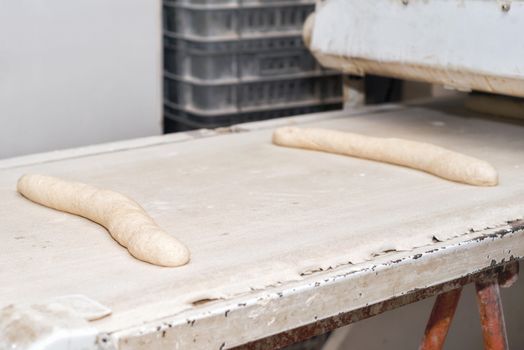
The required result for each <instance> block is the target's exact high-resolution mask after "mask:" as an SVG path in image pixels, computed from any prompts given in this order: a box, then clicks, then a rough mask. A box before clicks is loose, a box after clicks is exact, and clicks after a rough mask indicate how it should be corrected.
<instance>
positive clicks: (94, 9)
mask: <svg viewBox="0 0 524 350" xmlns="http://www.w3.org/2000/svg"><path fill="white" fill-rule="evenodd" d="M161 53H162V51H161V2H160V1H150V0H74V1H71V0H0V158H5V157H11V156H16V155H23V154H28V153H34V152H42V151H49V150H55V149H62V148H67V147H74V146H81V145H87V144H93V143H100V142H106V141H113V140H119V139H126V138H132V137H139V136H147V135H154V134H160V133H161V113H162V112H161V105H162V101H161V98H162V93H161V92H162V90H161Z"/></svg>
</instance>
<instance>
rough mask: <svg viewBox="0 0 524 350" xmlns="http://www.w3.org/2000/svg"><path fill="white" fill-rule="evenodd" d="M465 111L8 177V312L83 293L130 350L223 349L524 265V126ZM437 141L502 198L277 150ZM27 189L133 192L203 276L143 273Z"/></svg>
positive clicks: (433, 110) (181, 142) (393, 112)
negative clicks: (467, 161)
mask: <svg viewBox="0 0 524 350" xmlns="http://www.w3.org/2000/svg"><path fill="white" fill-rule="evenodd" d="M460 103H461V101H437V102H432V103H427V104H418V105H392V106H386V107H378V108H377V107H375V108H364V109H361V110H356V111H350V112H348V111H340V112H333V113H324V114H315V115H310V116H304V117H292V118H285V119H279V120H273V121H267V122H259V123H251V124H244V125H240V126H236V127H233V128H229V129H224V130H218V131H196V132H190V133H181V134H174V135H166V136H161V137H153V138H149V139H141V140H132V141H126V142H121V143H114V144H109V145H100V146H91V147H87V148H82V149H75V150H66V151H60V152H55V153H49V154H43V155H32V156H27V157H22V158H17V159H8V160H3V161H0V217H1V218H2V219H1V220H0V241H1V242H2V246H1V248H0V251H1V253H0V281H1V287H0V307H3V306H5V305H8V304H13V303H15V304H17V303H26V302H29V303H31V302H42V301H45V300H48V299H50V298H55V297H59V296H62V295H70V294H82V295H85V296H87V297H89V298H91V299H93V300H96V301H98V302H100V303H102V304H104V305H106V306H108V307H109V308H111V309H112V311H113V313H112V315H111V316H109V317H106V318H103V319H101V320H98V321H93V322H91V324H92V325H93V326H94V327H96V328H97V330H98V331H99V332H101V333H107V334H108V335H107V336H108V339H110V342H115V344H118V345H119V346H120V347H121V348H123V349H126V348H136V347H139V346H140V345H143V346H144V348H148V349H149V348H154V347H155V346H158V347H161V346H175V347H176V346H178V347H179V348H181V349H184V348H187V347H188V346H191V348H194V349H212V348H216V349H220V348H228V347H232V346H236V345H239V344H243V343H246V342H248V341H252V340H255V339H258V338H262V337H266V336H268V335H271V334H275V333H279V332H282V331H285V330H287V329H291V328H294V327H298V326H301V325H305V324H308V323H312V322H315V321H317V320H320V319H325V318H328V317H331V316H333V315H336V314H338V313H340V312H345V311H349V310H353V309H356V308H359V307H362V306H365V305H369V304H372V303H376V302H379V301H383V300H387V299H390V298H393V297H396V296H399V295H402V294H404V293H407V292H409V291H412V290H414V289H417V288H425V287H428V286H431V285H435V284H438V283H443V282H446V281H449V280H452V279H455V278H459V277H462V276H466V275H468V274H471V273H474V272H477V271H479V270H481V269H483V268H486V267H489V266H490V265H492V264H498V263H500V262H501V261H502V259H505V261H507V260H508V259H510V258H515V259H516V258H521V257H523V256H524V237H523V236H524V231H522V229H521V226H519V225H517V224H516V220H518V219H522V218H523V215H524V200H523V198H524V176H523V174H524V125H523V124H521V123H520V124H519V123H518V122H513V121H509V120H503V119H488V118H487V117H483V116H482V115H475V114H471V113H468V112H466V111H464V110H463V109H462V108H461V107H460ZM291 124H293V125H297V126H304V127H323V128H330V129H337V130H347V131H352V132H357V133H362V134H367V135H372V136H384V137H388V136H390V137H400V138H406V139H411V140H419V141H424V142H430V143H434V144H437V145H441V146H444V147H447V148H449V149H452V150H456V151H459V152H462V153H465V154H468V155H471V156H474V157H477V158H480V159H483V160H486V161H488V162H490V163H491V164H492V165H493V166H494V167H495V168H496V169H497V170H498V172H499V176H500V184H499V185H498V186H496V187H474V186H469V185H464V184H458V183H454V182H450V181H447V180H443V179H441V178H438V177H435V176H432V175H429V174H426V173H423V172H420V171H416V170H412V169H407V168H403V167H398V166H393V165H390V164H382V163H377V162H372V161H367V160H362V159H355V158H350V157H344V156H339V155H332V154H326V153H320V152H312V151H305V150H299V149H290V148H283V147H278V146H275V145H273V144H271V133H272V131H273V130H274V129H275V128H276V127H277V126H282V125H291ZM25 173H40V174H47V175H53V176H59V177H61V178H65V179H70V180H75V181H81V182H85V183H89V184H92V185H96V186H99V187H102V188H107V189H112V190H115V191H119V192H121V193H124V194H126V195H128V196H130V197H131V198H133V199H135V200H136V201H137V202H139V203H140V204H141V205H142V206H143V207H144V208H145V209H146V210H147V211H148V213H149V214H150V215H151V216H152V217H153V218H154V219H155V220H156V221H157V223H158V224H159V225H160V226H161V227H163V228H164V229H165V230H166V231H167V232H169V233H171V234H173V235H174V236H176V237H177V238H179V239H180V240H181V241H183V242H185V243H186V244H187V246H188V247H189V249H190V250H191V252H192V259H191V262H190V263H189V264H188V265H186V266H184V267H180V268H162V267H157V266H153V265H150V264H147V263H144V262H141V261H138V260H136V259H134V258H133V257H131V256H130V255H129V254H128V253H127V251H126V250H125V249H124V248H123V247H121V246H119V245H118V244H117V243H116V242H115V241H114V240H112V238H111V237H110V236H109V235H108V234H107V232H106V230H105V229H104V228H103V227H101V226H99V225H97V224H95V223H93V222H91V221H88V220H86V219H83V218H81V217H76V216H73V215H70V214H66V213H62V212H58V211H55V210H52V209H48V208H45V207H42V206H40V205H37V204H34V203H32V202H30V201H28V200H26V199H24V198H23V197H21V196H20V195H19V194H17V192H16V181H17V179H18V178H19V177H20V176H21V175H23V174H25Z"/></svg>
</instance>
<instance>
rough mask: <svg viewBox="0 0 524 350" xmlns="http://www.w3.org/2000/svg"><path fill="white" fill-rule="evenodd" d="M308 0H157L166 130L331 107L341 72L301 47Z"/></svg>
mask: <svg viewBox="0 0 524 350" xmlns="http://www.w3.org/2000/svg"><path fill="white" fill-rule="evenodd" d="M314 3H315V0H171V1H165V2H164V29H165V30H164V68H165V69H164V116H165V125H166V130H167V131H175V130H187V129H192V128H213V127H219V126H225V125H230V124H235V123H242V122H247V121H254V120H262V119H268V118H275V117H280V116H287V115H294V114H303V113H310V112H317V111H326V110H332V109H338V108H341V106H342V77H341V76H340V74H339V73H336V72H332V71H327V70H324V69H322V68H321V67H320V66H319V65H318V63H317V62H316V61H315V59H314V58H313V57H312V56H311V54H310V53H309V52H308V50H307V49H306V48H305V46H304V43H303V41H302V25H303V22H304V21H305V19H306V17H307V16H308V14H309V13H311V12H312V11H313V10H314V6H315V5H314Z"/></svg>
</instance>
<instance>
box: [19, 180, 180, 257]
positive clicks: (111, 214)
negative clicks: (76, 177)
mask: <svg viewBox="0 0 524 350" xmlns="http://www.w3.org/2000/svg"><path fill="white" fill-rule="evenodd" d="M17 190H18V192H20V193H21V194H22V195H23V196H24V197H26V198H28V199H30V200H32V201H33V202H36V203H38V204H42V205H45V206H46V207H50V208H53V209H57V210H60V211H65V212H68V213H71V214H75V215H79V216H83V217H85V218H88V219H90V220H92V221H94V222H96V223H98V224H100V225H102V226H104V227H105V228H106V229H107V230H108V231H109V233H110V234H111V236H112V237H113V238H114V239H115V240H116V241H117V242H118V243H120V244H121V245H123V246H124V247H126V248H127V250H128V251H129V253H131V255H133V256H134V257H135V258H137V259H140V260H142V261H146V262H148V263H151V264H155V265H160V266H170V267H174V266H181V265H184V264H186V263H187V262H188V261H189V255H190V254H189V250H188V249H187V248H186V247H185V246H184V245H183V244H182V243H180V242H179V241H178V240H177V239H176V238H174V237H173V236H171V235H169V234H167V233H166V232H165V231H163V230H162V229H161V228H160V227H158V225H157V224H156V223H155V222H154V221H153V219H152V218H151V217H150V216H149V215H147V213H146V212H145V211H144V209H142V207H141V206H140V205H139V204H138V203H136V202H135V201H133V200H132V199H130V198H128V197H126V196H124V195H122V194H120V193H117V192H114V191H108V190H102V189H98V188H96V187H94V186H90V185H86V184H83V183H79V182H69V181H64V180H61V179H58V178H55V177H51V176H43V175H24V176H22V177H21V178H20V179H19V180H18V185H17Z"/></svg>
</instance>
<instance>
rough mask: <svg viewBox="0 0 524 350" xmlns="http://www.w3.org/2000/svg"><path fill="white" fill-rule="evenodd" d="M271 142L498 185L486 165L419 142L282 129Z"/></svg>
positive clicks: (459, 180) (495, 173)
mask: <svg viewBox="0 0 524 350" xmlns="http://www.w3.org/2000/svg"><path fill="white" fill-rule="evenodd" d="M273 143H274V144H276V145H280V146H286V147H296V148H305V149H310V150H315V151H324V152H329V153H337V154H343V155H347V156H353V157H359V158H365V159H371V160H376V161H379V162H386V163H392V164H398V165H403V166H406V167H409V168H413V169H418V170H422V171H425V172H428V173H430V174H434V175H437V176H440V177H442V178H445V179H448V180H452V181H457V182H462V183H466V184H470V185H477V186H495V185H497V183H498V175H497V171H496V170H495V169H494V168H493V167H492V166H491V165H490V164H489V163H487V162H485V161H483V160H480V159H476V158H473V157H469V156H466V155H464V154H460V153H457V152H453V151H450V150H447V149H445V148H442V147H439V146H435V145H431V144H428V143H423V142H415V141H409V140H403V139H395V138H379V137H369V136H364V135H359V134H353V133H346V132H340V131H333V130H326V129H313V128H311V129H307V128H305V129H302V128H295V127H283V128H279V129H277V130H275V132H274V133H273Z"/></svg>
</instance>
